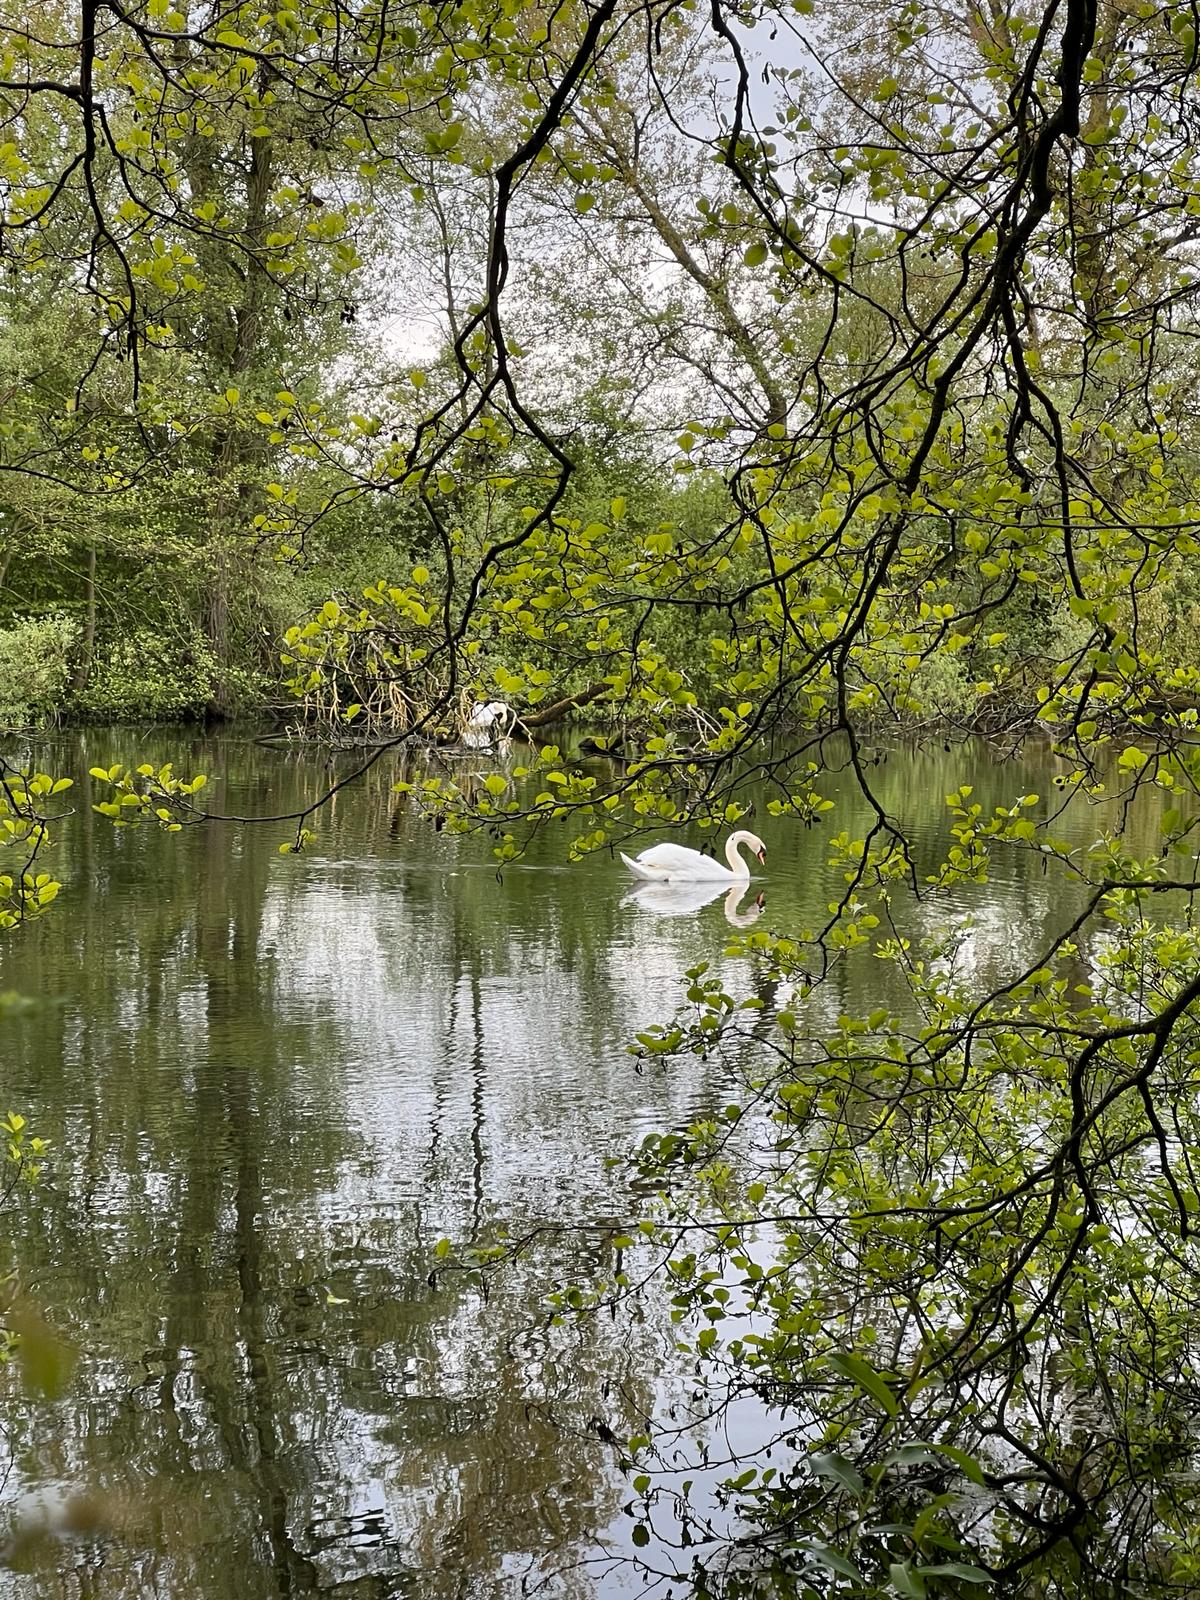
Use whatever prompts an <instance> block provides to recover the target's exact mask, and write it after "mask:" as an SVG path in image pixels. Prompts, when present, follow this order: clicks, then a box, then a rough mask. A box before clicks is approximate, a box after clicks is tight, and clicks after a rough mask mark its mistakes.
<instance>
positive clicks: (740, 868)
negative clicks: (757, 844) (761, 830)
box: [725, 833, 750, 879]
mask: <svg viewBox="0 0 1200 1600" xmlns="http://www.w3.org/2000/svg"><path fill="white" fill-rule="evenodd" d="M745 841H746V835H745V834H744V833H731V834H730V835H729V837H728V839H726V841H725V859H726V861H728V863H729V870H730V872H732V873H733V875H734V877H735V878H746V879H749V877H750V867H749V865H748V864H747V862H745V861H744V860H743V859H742V845H743V844H744V843H745Z"/></svg>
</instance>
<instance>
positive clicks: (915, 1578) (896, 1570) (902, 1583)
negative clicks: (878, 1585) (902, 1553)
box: [888, 1561, 926, 1600]
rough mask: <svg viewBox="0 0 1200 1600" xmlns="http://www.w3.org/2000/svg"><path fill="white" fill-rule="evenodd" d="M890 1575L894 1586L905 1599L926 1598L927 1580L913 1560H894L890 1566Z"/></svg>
mask: <svg viewBox="0 0 1200 1600" xmlns="http://www.w3.org/2000/svg"><path fill="white" fill-rule="evenodd" d="M888 1577H889V1578H891V1580H892V1588H893V1589H894V1590H895V1591H896V1593H897V1594H898V1595H902V1596H903V1597H904V1600H925V1593H926V1590H925V1580H924V1579H923V1578H922V1577H921V1575H920V1573H919V1572H917V1571H916V1569H915V1568H914V1567H913V1565H912V1563H911V1562H908V1561H893V1562H892V1564H891V1565H890V1566H889V1567H888Z"/></svg>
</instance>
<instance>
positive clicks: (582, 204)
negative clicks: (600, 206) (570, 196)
mask: <svg viewBox="0 0 1200 1600" xmlns="http://www.w3.org/2000/svg"><path fill="white" fill-rule="evenodd" d="M595 204H596V196H595V195H594V194H585V193H584V191H583V190H580V191H579V193H578V194H577V195H576V196H575V209H576V211H578V212H579V214H580V215H581V216H582V215H583V213H584V212H585V211H590V210H591V209H592V207H593V206H594V205H595Z"/></svg>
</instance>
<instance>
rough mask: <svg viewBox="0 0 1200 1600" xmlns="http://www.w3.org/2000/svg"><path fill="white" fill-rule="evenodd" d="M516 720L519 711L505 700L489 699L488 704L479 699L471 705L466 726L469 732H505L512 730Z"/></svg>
mask: <svg viewBox="0 0 1200 1600" xmlns="http://www.w3.org/2000/svg"><path fill="white" fill-rule="evenodd" d="M516 721H517V713H516V712H515V711H514V710H513V708H512V707H511V706H506V705H505V703H504V701H503V700H489V701H488V703H487V705H484V704H483V702H482V701H478V702H477V703H476V704H475V705H473V706H472V707H471V715H470V716H469V717H468V718H467V722H466V727H467V732H468V733H496V734H505V733H511V732H512V730H513V728H514V726H515V725H516Z"/></svg>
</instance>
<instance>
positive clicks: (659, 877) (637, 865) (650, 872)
mask: <svg viewBox="0 0 1200 1600" xmlns="http://www.w3.org/2000/svg"><path fill="white" fill-rule="evenodd" d="M618 854H619V855H620V857H621V860H622V861H623V862H624V863H625V865H626V866H627V867H628V868H629V870H630V872H632V873H633V875H634V877H635V878H640V879H641V880H642V882H643V883H662V882H663V881H664V880H665V877H666V874H665V873H664V872H663V870H662V868H661V867H651V866H648V865H647V864H646V858H645V857H644V856H639V857H638V859H637V860H636V861H634V860H633V859H632V858H631V857H629V856H627V855H626V854H625V852H624V850H621V851H619V852H618Z"/></svg>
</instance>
